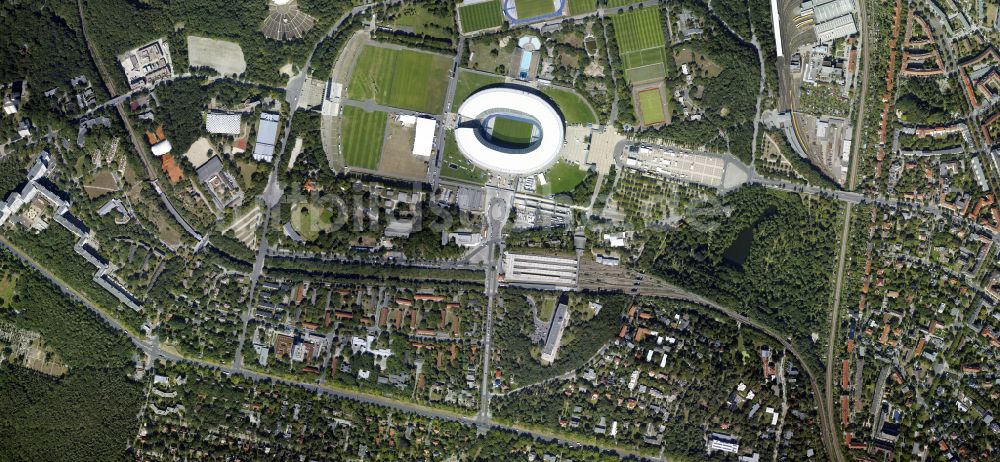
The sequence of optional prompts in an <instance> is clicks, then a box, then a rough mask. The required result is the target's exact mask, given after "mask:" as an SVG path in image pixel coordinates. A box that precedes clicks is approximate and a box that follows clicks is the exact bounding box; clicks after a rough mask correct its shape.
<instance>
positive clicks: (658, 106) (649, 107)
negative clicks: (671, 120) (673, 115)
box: [639, 88, 667, 125]
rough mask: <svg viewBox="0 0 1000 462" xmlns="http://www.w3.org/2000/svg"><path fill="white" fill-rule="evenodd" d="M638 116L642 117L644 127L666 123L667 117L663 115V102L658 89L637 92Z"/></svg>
mask: <svg viewBox="0 0 1000 462" xmlns="http://www.w3.org/2000/svg"><path fill="white" fill-rule="evenodd" d="M639 114H640V115H641V116H642V123H643V124H644V125H654V124H658V123H662V122H666V121H667V115H666V114H664V113H663V100H662V98H661V96H660V90H659V89H658V88H654V89H651V90H645V91H641V92H639Z"/></svg>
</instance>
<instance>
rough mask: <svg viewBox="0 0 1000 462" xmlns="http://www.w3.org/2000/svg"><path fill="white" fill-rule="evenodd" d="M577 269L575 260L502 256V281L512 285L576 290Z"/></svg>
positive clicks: (536, 256) (540, 256)
mask: <svg viewBox="0 0 1000 462" xmlns="http://www.w3.org/2000/svg"><path fill="white" fill-rule="evenodd" d="M578 267H579V265H578V263H577V261H576V259H575V258H562V257H547V256H542V255H526V254H516V253H509V252H508V253H507V254H506V255H505V256H504V264H503V270H504V281H505V282H507V283H508V284H514V285H527V286H544V287H552V288H556V289H562V290H571V289H575V288H576V283H577V271H578Z"/></svg>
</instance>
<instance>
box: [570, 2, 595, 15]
mask: <svg viewBox="0 0 1000 462" xmlns="http://www.w3.org/2000/svg"><path fill="white" fill-rule="evenodd" d="M594 11H597V0H569V14H570V15H571V16H576V15H578V14H586V13H593V12H594Z"/></svg>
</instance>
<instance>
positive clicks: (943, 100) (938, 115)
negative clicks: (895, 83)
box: [896, 77, 965, 125]
mask: <svg viewBox="0 0 1000 462" xmlns="http://www.w3.org/2000/svg"><path fill="white" fill-rule="evenodd" d="M942 82H944V83H950V82H948V81H941V80H938V79H928V78H922V77H914V78H908V79H901V83H902V85H900V88H899V94H900V95H901V96H900V97H899V99H897V100H896V110H897V111H899V112H900V113H901V114H902V117H903V120H904V121H906V122H907V123H908V124H917V125H937V124H943V123H945V122H948V121H951V120H952V119H953V118H954V117H955V116H956V115H958V114H959V113H960V112H961V111H962V109H963V108H964V106H965V104H964V99H963V97H962V95H961V94H960V93H959V92H958V91H957V90H956V89H955V88H954V87H953V86H951V85H945V86H944V87H943V88H942V85H941V83H942ZM952 85H954V84H952Z"/></svg>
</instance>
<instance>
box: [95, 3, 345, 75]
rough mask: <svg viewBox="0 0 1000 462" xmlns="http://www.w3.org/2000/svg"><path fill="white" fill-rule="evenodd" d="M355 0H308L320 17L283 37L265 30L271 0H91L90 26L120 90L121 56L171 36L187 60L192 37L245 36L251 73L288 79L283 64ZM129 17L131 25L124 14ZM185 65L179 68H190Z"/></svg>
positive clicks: (303, 52) (307, 8)
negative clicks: (300, 32)
mask: <svg viewBox="0 0 1000 462" xmlns="http://www.w3.org/2000/svg"><path fill="white" fill-rule="evenodd" d="M349 7H350V3H349V2H342V1H336V0H303V1H301V2H299V8H300V9H301V10H302V11H303V12H305V13H308V14H309V15H311V16H313V17H314V18H316V20H317V21H316V24H315V25H314V26H313V27H312V29H310V30H309V32H308V33H307V34H306V35H305V36H304V37H303V38H302V39H299V40H291V41H286V42H279V41H274V40H269V39H267V38H265V37H264V34H262V33H261V32H260V27H261V25H262V24H263V22H264V19H265V18H266V17H267V2H262V1H259V0H235V1H224V2H220V1H211V0H181V1H168V0H147V1H143V2H124V1H119V0H86V1H84V14H85V15H86V20H87V32H88V34H89V36H90V38H91V39H92V40H93V41H95V42H96V46H97V48H98V50H99V52H100V53H101V59H102V60H103V61H104V65H105V68H106V69H107V70H108V72H110V73H112V74H113V75H112V77H113V78H117V79H118V80H117V82H116V83H117V87H119V91H121V90H122V89H124V88H127V87H126V86H125V75H124V73H122V72H121V68H120V66H119V65H118V62H117V58H116V57H117V56H118V55H119V54H121V53H123V52H125V51H127V50H129V49H131V48H135V47H137V46H139V45H142V44H144V43H147V42H149V41H152V40H155V39H157V38H159V37H165V38H166V39H167V42H168V44H169V46H170V50H171V57H172V58H174V60H175V61H176V62H177V63H178V64H180V63H183V62H186V60H187V56H186V55H187V50H186V49H185V48H186V37H187V35H189V34H194V35H198V36H204V37H212V38H219V39H226V40H231V41H236V42H239V44H240V46H241V47H242V49H243V55H244V56H245V57H246V60H247V70H246V75H245V76H244V77H245V78H247V79H250V80H253V81H257V82H262V83H268V84H283V83H284V80H285V78H284V77H282V76H281V74H280V73H279V69H280V68H281V67H282V66H284V65H285V64H287V63H294V64H296V65H297V66H302V65H304V64H305V59H306V57H307V56H308V54H309V50H310V49H311V47H312V45H313V44H314V43H316V42H317V41H319V39H320V37H321V36H322V35H323V34H325V33H326V32H327V30H328V29H329V27H330V26H331V25H332V24H333V22H334V21H335V20H336V18H338V17H339V16H340V15H341V14H343V13H344V12H345V11H346V10H347V8H349ZM124 18H128V25H127V26H125V25H124V24H123V19H124ZM184 67H185V66H179V67H178V69H177V70H178V71H181V72H182V71H184V70H185V69H184Z"/></svg>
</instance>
